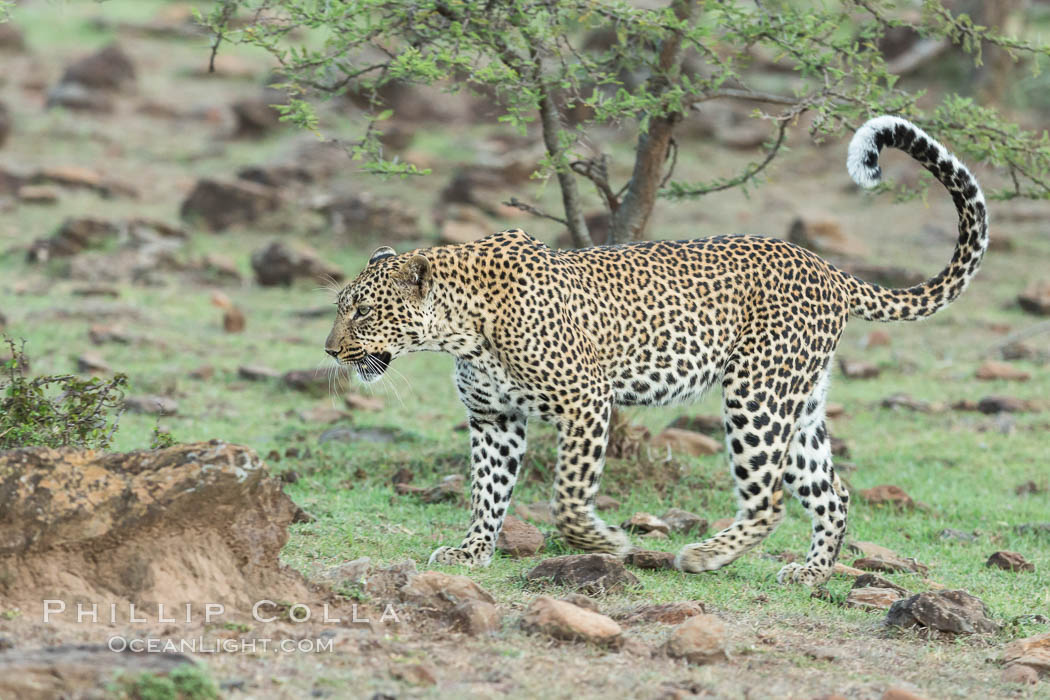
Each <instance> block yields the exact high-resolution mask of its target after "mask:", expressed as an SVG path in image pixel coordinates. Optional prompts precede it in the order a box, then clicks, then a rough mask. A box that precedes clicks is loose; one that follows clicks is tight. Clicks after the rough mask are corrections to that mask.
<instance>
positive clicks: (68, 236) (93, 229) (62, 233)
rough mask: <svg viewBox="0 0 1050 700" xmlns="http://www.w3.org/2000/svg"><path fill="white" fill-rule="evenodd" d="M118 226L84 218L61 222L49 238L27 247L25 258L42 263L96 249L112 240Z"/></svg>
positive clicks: (118, 229)
mask: <svg viewBox="0 0 1050 700" xmlns="http://www.w3.org/2000/svg"><path fill="white" fill-rule="evenodd" d="M120 229H121V227H120V225H119V224H117V223H116V222H113V221H110V220H108V219H98V218H95V217H90V216H84V217H79V218H70V219H66V220H65V221H63V222H62V225H61V226H60V227H59V229H58V231H56V232H55V233H54V234H53V235H52V236H51V237H50V238H42V239H38V240H36V241H34V242H33V244H32V245H31V246H30V247H29V252H28V254H27V258H28V259H29V260H30V261H31V262H36V263H43V262H47V261H48V260H51V259H52V258H62V257H69V256H71V255H76V254H77V253H79V252H81V251H83V250H86V249H88V248H98V247H100V246H102V245H104V244H106V243H107V242H109V241H110V240H112V239H114V238H115V237H116V236H117V234H118V233H119V232H120Z"/></svg>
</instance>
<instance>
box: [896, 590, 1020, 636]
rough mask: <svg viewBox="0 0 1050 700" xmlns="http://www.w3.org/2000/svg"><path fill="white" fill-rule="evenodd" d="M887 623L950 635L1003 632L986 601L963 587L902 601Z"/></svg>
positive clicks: (924, 594)
mask: <svg viewBox="0 0 1050 700" xmlns="http://www.w3.org/2000/svg"><path fill="white" fill-rule="evenodd" d="M886 623H887V624H890V625H895V626H897V627H904V628H913V627H915V628H921V629H925V630H932V631H937V632H945V633H949V634H976V633H992V632H998V631H999V624H998V623H997V622H995V621H994V620H992V619H991V618H990V617H989V616H988V608H986V607H985V605H984V603H983V602H981V600H980V599H978V598H975V597H974V596H972V595H970V594H969V593H967V592H966V591H959V590H951V591H937V592H935V593H919V594H918V595H913V596H911V597H910V598H905V599H903V600H899V601H897V602H896V603H894V604H893V606H892V607H890V610H889V612H888V613H887V614H886Z"/></svg>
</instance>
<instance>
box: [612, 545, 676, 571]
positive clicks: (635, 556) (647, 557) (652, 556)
mask: <svg viewBox="0 0 1050 700" xmlns="http://www.w3.org/2000/svg"><path fill="white" fill-rule="evenodd" d="M674 559H675V554H674V552H658V551H654V550H648V549H634V550H631V551H630V552H628V553H627V556H626V557H624V563H625V564H627V565H628V566H633V567H635V568H638V569H672V570H673V569H674Z"/></svg>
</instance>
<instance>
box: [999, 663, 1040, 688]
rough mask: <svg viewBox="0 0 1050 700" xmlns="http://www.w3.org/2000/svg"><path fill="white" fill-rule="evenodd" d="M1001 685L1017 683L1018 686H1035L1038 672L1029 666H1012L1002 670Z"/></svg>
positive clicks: (1037, 680)
mask: <svg viewBox="0 0 1050 700" xmlns="http://www.w3.org/2000/svg"><path fill="white" fill-rule="evenodd" d="M1001 678H1002V681H1003V683H1018V684H1020V685H1035V684H1037V683H1038V682H1039V672H1038V671H1036V670H1035V669H1034V668H1032V667H1031V666H1025V665H1024V664H1014V665H1012V666H1007V667H1006V668H1004V669H1003V674H1002V676H1001Z"/></svg>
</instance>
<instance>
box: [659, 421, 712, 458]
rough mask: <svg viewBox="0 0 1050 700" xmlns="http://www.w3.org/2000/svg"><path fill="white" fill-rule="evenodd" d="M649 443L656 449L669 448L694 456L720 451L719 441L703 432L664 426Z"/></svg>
mask: <svg viewBox="0 0 1050 700" xmlns="http://www.w3.org/2000/svg"><path fill="white" fill-rule="evenodd" d="M651 444H652V446H653V447H655V448H658V449H662V448H669V449H670V450H671V451H672V452H684V453H685V454H689V455H692V456H694V457H699V456H701V455H713V454H718V453H719V452H721V451H722V443H721V442H720V441H718V440H715V439H714V438H711V437H708V436H707V435H704V434H703V433H697V432H693V431H692V430H682V429H680V428H665V429H664V430H663V432H661V433H660V434H659V435H657V436H656V437H654V438H653V439H652V442H651Z"/></svg>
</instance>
